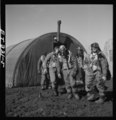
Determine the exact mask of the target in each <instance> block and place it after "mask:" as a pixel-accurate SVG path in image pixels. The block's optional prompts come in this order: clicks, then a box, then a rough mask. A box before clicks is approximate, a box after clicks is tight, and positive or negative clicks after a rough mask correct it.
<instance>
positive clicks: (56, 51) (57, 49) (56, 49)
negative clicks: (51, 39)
mask: <svg viewBox="0 0 116 120" xmlns="http://www.w3.org/2000/svg"><path fill="white" fill-rule="evenodd" d="M54 52H55V53H56V54H57V53H58V52H59V48H58V47H57V46H56V47H54Z"/></svg>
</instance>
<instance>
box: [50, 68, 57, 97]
mask: <svg viewBox="0 0 116 120" xmlns="http://www.w3.org/2000/svg"><path fill="white" fill-rule="evenodd" d="M49 74H50V81H51V86H52V89H53V91H54V95H55V96H56V95H58V86H57V82H56V69H54V68H53V69H50V70H49Z"/></svg>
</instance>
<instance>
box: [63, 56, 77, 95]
mask: <svg viewBox="0 0 116 120" xmlns="http://www.w3.org/2000/svg"><path fill="white" fill-rule="evenodd" d="M61 58H62V60H61V61H62V62H61V63H62V64H61V66H62V73H63V78H64V81H65V87H66V90H67V93H68V94H69V95H71V96H72V94H73V95H74V96H76V95H77V90H76V80H75V76H76V72H77V60H76V58H75V57H74V56H73V55H72V54H68V55H61Z"/></svg>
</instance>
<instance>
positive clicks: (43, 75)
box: [37, 55, 49, 89]
mask: <svg viewBox="0 0 116 120" xmlns="http://www.w3.org/2000/svg"><path fill="white" fill-rule="evenodd" d="M44 60H45V56H44V55H42V56H41V57H40V59H39V61H38V67H37V69H38V73H41V81H40V85H41V87H42V89H45V88H46V87H47V86H48V85H47V84H48V82H47V81H48V79H49V75H48V73H46V72H45V69H44V67H43V64H44ZM47 69H48V67H47Z"/></svg>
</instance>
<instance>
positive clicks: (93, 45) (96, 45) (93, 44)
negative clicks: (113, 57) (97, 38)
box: [91, 42, 99, 48]
mask: <svg viewBox="0 0 116 120" xmlns="http://www.w3.org/2000/svg"><path fill="white" fill-rule="evenodd" d="M91 47H94V48H99V44H98V43H97V42H95V43H92V44H91Z"/></svg>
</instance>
